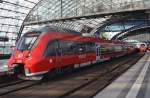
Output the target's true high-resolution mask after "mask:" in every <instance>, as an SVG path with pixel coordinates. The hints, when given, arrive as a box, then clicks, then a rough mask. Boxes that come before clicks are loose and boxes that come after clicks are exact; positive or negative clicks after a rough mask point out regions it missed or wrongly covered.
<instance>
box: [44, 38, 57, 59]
mask: <svg viewBox="0 0 150 98" xmlns="http://www.w3.org/2000/svg"><path fill="white" fill-rule="evenodd" d="M59 50H60V49H59V47H58V41H57V40H54V41H50V42H49V43H48V46H47V48H46V50H45V52H44V55H45V56H56V55H59V54H60V53H59Z"/></svg>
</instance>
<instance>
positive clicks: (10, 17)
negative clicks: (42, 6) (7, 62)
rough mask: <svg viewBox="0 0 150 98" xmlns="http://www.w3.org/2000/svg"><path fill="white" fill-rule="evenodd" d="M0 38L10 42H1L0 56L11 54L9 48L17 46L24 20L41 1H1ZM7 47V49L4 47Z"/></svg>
mask: <svg viewBox="0 0 150 98" xmlns="http://www.w3.org/2000/svg"><path fill="white" fill-rule="evenodd" d="M0 1H2V2H1V3H0V37H1V38H5V37H8V38H9V41H7V42H4V41H1V42H0V54H1V53H2V54H10V51H6V50H10V49H8V48H10V47H12V46H14V45H15V41H16V38H17V34H18V32H19V29H20V27H21V25H22V22H23V20H24V19H25V17H26V16H27V14H28V13H29V11H30V10H31V9H32V8H33V7H34V6H35V5H36V4H37V3H38V2H39V0H0ZM4 46H5V47H4Z"/></svg>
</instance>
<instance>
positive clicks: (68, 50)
mask: <svg viewBox="0 0 150 98" xmlns="http://www.w3.org/2000/svg"><path fill="white" fill-rule="evenodd" d="M59 44H60V47H61V49H62V55H71V54H73V51H72V47H73V45H74V42H73V41H64V40H60V41H59Z"/></svg>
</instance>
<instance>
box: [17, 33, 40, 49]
mask: <svg viewBox="0 0 150 98" xmlns="http://www.w3.org/2000/svg"><path fill="white" fill-rule="evenodd" d="M39 35H40V33H27V34H25V35H24V36H23V37H22V38H21V39H20V40H19V41H18V44H17V50H21V51H23V50H30V49H31V48H32V47H33V46H34V44H35V42H36V40H37V39H38V37H39Z"/></svg>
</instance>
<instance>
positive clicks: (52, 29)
mask: <svg viewBox="0 0 150 98" xmlns="http://www.w3.org/2000/svg"><path fill="white" fill-rule="evenodd" d="M28 32H41V33H42V32H64V33H65V32H66V33H72V34H76V35H82V34H81V33H80V32H77V31H75V30H70V29H66V28H61V27H57V26H45V27H40V28H36V29H33V30H30V31H28Z"/></svg>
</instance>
